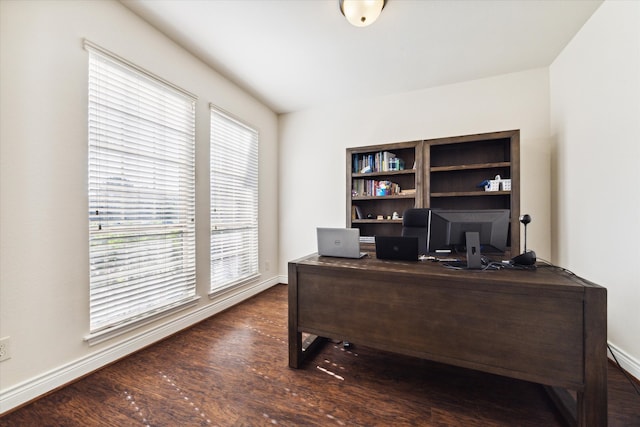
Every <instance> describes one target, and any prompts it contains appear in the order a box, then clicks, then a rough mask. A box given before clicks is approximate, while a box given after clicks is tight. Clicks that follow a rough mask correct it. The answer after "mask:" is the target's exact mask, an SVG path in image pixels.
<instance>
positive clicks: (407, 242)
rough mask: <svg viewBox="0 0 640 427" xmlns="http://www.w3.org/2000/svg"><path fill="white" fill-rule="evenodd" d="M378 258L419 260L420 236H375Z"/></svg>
mask: <svg viewBox="0 0 640 427" xmlns="http://www.w3.org/2000/svg"><path fill="white" fill-rule="evenodd" d="M375 240H376V258H378V259H393V260H400V261H418V238H417V237H406V236H375Z"/></svg>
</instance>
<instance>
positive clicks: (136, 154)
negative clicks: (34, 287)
mask: <svg viewBox="0 0 640 427" xmlns="http://www.w3.org/2000/svg"><path fill="white" fill-rule="evenodd" d="M85 48H86V49H87V50H88V51H89V112H88V121H89V123H88V124H89V126H88V130H89V171H88V186H89V240H90V245H89V250H90V329H91V332H92V333H95V332H97V331H101V330H104V329H107V328H111V327H114V326H117V325H121V324H128V323H130V322H132V321H134V322H135V321H136V320H138V319H143V318H146V317H148V316H152V315H157V313H159V312H162V311H163V310H166V309H169V308H172V307H174V306H175V305H176V304H179V303H180V302H183V301H187V300H191V299H192V298H193V297H194V296H195V166H194V165H195V158H194V155H195V98H193V97H191V96H189V95H187V94H185V93H182V92H180V91H179V90H176V89H175V88H174V87H172V86H170V85H168V84H166V83H165V82H162V81H159V80H158V79H156V78H154V77H153V76H151V75H148V74H147V73H145V72H143V71H141V70H139V69H137V68H135V67H133V66H131V65H129V64H127V63H124V62H122V61H120V60H119V59H117V58H115V57H112V56H111V55H109V54H107V53H105V52H104V51H101V50H99V49H96V48H94V47H93V46H92V45H87V44H85Z"/></svg>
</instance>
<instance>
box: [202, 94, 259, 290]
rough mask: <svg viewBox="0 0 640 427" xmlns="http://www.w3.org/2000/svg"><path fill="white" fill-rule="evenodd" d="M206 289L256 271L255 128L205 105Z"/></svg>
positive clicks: (229, 283) (225, 285)
mask: <svg viewBox="0 0 640 427" xmlns="http://www.w3.org/2000/svg"><path fill="white" fill-rule="evenodd" d="M210 160H211V166H210V167H211V175H210V177H211V292H216V291H220V290H223V289H227V288H229V287H231V286H234V285H236V284H238V283H240V282H243V281H245V280H247V279H250V278H252V277H254V276H256V275H257V274H258V132H257V131H255V130H254V129H252V128H250V127H249V126H247V125H245V124H243V123H241V122H240V121H238V120H236V119H234V118H233V117H231V116H229V115H228V114H225V113H224V112H222V111H220V110H218V109H216V108H215V107H213V106H212V107H211V159H210Z"/></svg>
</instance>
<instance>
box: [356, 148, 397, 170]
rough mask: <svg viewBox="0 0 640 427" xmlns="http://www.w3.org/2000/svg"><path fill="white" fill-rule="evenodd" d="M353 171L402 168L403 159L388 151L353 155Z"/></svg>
mask: <svg viewBox="0 0 640 427" xmlns="http://www.w3.org/2000/svg"><path fill="white" fill-rule="evenodd" d="M352 163H353V173H371V172H389V171H397V170H403V169H404V161H403V160H402V159H400V158H398V157H396V155H395V154H393V153H391V152H389V151H380V152H377V153H371V154H361V155H357V154H354V155H353V162H352Z"/></svg>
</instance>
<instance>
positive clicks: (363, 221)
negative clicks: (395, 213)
mask: <svg viewBox="0 0 640 427" xmlns="http://www.w3.org/2000/svg"><path fill="white" fill-rule="evenodd" d="M351 222H352V223H353V224H402V219H352V220H351Z"/></svg>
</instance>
